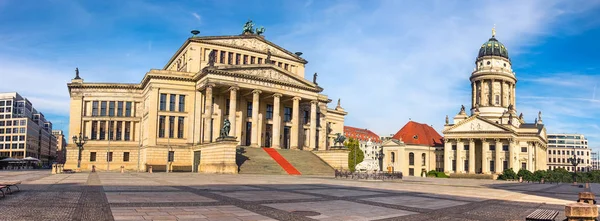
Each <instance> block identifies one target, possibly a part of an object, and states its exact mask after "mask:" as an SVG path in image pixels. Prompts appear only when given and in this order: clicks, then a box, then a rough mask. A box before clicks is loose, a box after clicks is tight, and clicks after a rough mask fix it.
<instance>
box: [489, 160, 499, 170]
mask: <svg viewBox="0 0 600 221" xmlns="http://www.w3.org/2000/svg"><path fill="white" fill-rule="evenodd" d="M490 171H493V172H498V171H496V162H494V161H493V160H490Z"/></svg>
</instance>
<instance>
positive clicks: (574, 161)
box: [567, 148, 579, 185]
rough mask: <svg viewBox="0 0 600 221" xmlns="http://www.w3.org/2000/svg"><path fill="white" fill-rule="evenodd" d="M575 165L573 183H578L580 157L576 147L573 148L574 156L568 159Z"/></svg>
mask: <svg viewBox="0 0 600 221" xmlns="http://www.w3.org/2000/svg"><path fill="white" fill-rule="evenodd" d="M567 161H569V162H570V163H571V165H573V184H574V185H577V165H579V158H577V156H576V155H575V148H573V157H571V158H569V159H567Z"/></svg>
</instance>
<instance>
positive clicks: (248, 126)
mask: <svg viewBox="0 0 600 221" xmlns="http://www.w3.org/2000/svg"><path fill="white" fill-rule="evenodd" d="M251 137H252V122H246V146H250V142H251V139H250V138H251Z"/></svg>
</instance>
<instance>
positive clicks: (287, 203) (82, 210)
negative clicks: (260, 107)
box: [0, 171, 600, 220]
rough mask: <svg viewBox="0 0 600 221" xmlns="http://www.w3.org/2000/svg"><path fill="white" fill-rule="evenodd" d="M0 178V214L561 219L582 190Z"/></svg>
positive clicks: (241, 178) (195, 178)
mask: <svg viewBox="0 0 600 221" xmlns="http://www.w3.org/2000/svg"><path fill="white" fill-rule="evenodd" d="M0 180H22V181H23V184H22V185H21V190H22V191H21V192H18V193H14V194H12V195H8V196H7V197H6V198H4V199H0V208H2V209H1V210H0V220H525V216H527V215H528V214H529V213H531V212H532V211H534V210H535V209H538V208H545V209H554V210H559V211H561V213H560V215H559V217H557V219H556V220H562V219H564V205H565V204H566V203H569V202H575V201H576V200H577V193H578V192H580V191H582V190H583V189H581V188H578V187H576V186H572V185H570V184H526V183H515V182H503V181H492V180H459V179H435V178H417V177H407V178H406V179H405V180H403V181H386V182H382V181H354V180H336V179H333V178H329V177H306V176H279V175H277V176H275V175H205V174H195V173H168V174H166V173H154V174H148V173H124V174H121V173H102V172H99V173H75V174H59V175H50V171H1V172H0ZM599 189H600V186H597V185H593V186H592V191H595V192H596V191H597V190H599ZM596 194H598V193H597V192H596Z"/></svg>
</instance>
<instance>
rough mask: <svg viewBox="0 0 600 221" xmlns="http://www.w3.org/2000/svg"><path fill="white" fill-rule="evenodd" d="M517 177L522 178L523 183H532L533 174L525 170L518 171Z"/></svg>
mask: <svg viewBox="0 0 600 221" xmlns="http://www.w3.org/2000/svg"><path fill="white" fill-rule="evenodd" d="M517 177H523V181H527V182H529V181H533V173H531V171H529V170H526V169H520V170H519V172H518V173H517Z"/></svg>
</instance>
